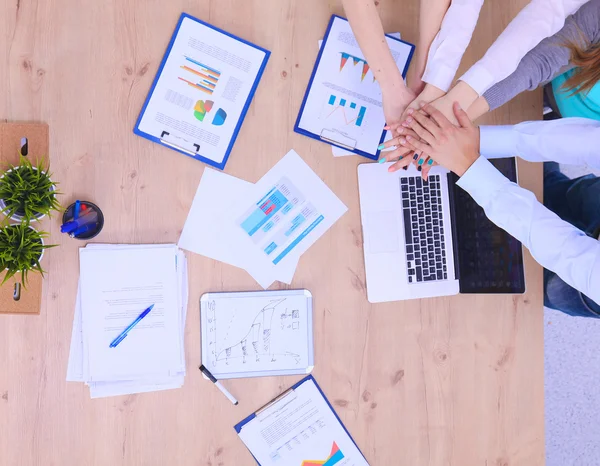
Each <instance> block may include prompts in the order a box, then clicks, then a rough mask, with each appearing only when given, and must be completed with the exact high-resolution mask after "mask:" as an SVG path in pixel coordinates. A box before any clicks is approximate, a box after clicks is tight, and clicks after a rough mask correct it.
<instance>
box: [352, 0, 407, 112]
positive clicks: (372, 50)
mask: <svg viewBox="0 0 600 466" xmlns="http://www.w3.org/2000/svg"><path fill="white" fill-rule="evenodd" d="M343 4H344V10H345V11H346V15H347V16H348V21H349V22H350V26H351V27H352V32H353V33H354V36H355V37H356V40H357V41H358V44H359V46H360V49H361V51H362V53H363V54H364V55H365V58H366V59H367V61H368V62H369V66H370V68H371V70H372V71H373V75H374V76H375V78H376V79H377V82H378V83H379V86H380V87H381V93H382V96H383V111H384V114H385V118H386V122H387V123H388V124H391V123H394V122H396V121H398V120H399V119H400V117H401V116H402V113H403V112H404V110H405V109H406V106H407V105H408V104H409V103H410V102H411V101H412V100H413V99H414V93H413V92H412V91H410V90H409V89H408V88H407V87H406V85H405V84H404V80H403V79H402V74H401V73H400V70H398V65H397V64H396V62H395V61H394V57H392V53H391V52H390V48H389V46H388V43H387V41H386V38H385V33H384V32H383V26H382V25H381V21H380V19H379V14H378V13H377V8H375V3H374V0H343Z"/></svg>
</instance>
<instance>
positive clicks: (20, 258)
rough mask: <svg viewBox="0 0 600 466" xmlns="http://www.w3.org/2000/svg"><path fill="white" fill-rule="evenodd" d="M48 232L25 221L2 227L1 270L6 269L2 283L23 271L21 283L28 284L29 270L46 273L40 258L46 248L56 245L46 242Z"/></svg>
mask: <svg viewBox="0 0 600 466" xmlns="http://www.w3.org/2000/svg"><path fill="white" fill-rule="evenodd" d="M46 237H48V233H45V232H40V231H37V230H35V229H33V228H31V227H30V226H28V225H27V224H26V223H25V222H21V223H18V224H15V225H7V226H5V227H4V228H2V229H0V270H4V271H5V274H4V279H3V280H2V284H4V283H6V281H7V280H9V279H10V278H11V277H13V276H15V275H16V274H17V273H19V272H20V273H21V284H22V285H23V287H26V286H27V276H28V274H29V272H39V273H40V274H42V276H43V275H44V270H43V269H42V266H41V265H40V259H41V257H42V253H43V252H44V250H45V249H48V248H52V247H54V246H56V245H47V244H44V241H43V239H44V238H46Z"/></svg>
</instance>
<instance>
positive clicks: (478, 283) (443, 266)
mask: <svg viewBox="0 0 600 466" xmlns="http://www.w3.org/2000/svg"><path fill="white" fill-rule="evenodd" d="M491 162H492V164H494V166H495V167H496V168H498V170H500V171H501V172H502V173H503V174H504V175H505V176H506V177H507V178H508V179H510V180H511V181H514V182H516V181H517V165H516V160H515V159H514V158H506V159H494V160H491ZM389 166H390V163H385V164H382V165H380V164H374V163H367V164H361V165H359V166H358V186H359V192H360V211H361V219H362V228H363V242H364V253H365V270H366V282H367V298H368V300H369V302H371V303H379V302H386V301H399V300H406V299H421V298H432V297H439V296H450V295H455V294H458V293H481V294H495V293H501V294H520V293H524V292H525V273H524V269H523V248H522V246H521V243H520V242H519V241H517V240H516V239H515V238H513V237H512V236H511V235H509V234H508V233H506V232H505V231H504V230H502V229H501V228H499V227H497V226H496V225H495V224H493V223H492V222H491V221H490V220H489V219H488V218H487V217H486V215H485V212H484V211H483V209H482V208H481V207H480V206H479V205H478V204H477V203H476V202H475V201H474V200H473V199H472V198H471V196H470V195H469V194H468V193H467V192H466V191H464V190H463V189H462V188H460V187H459V186H457V185H456V182H457V180H458V177H457V176H456V175H454V174H453V173H451V172H449V171H448V170H446V169H444V168H442V167H439V166H436V167H433V168H432V169H431V171H430V172H429V180H428V181H427V182H425V181H423V180H422V179H421V173H420V172H419V171H417V169H416V168H415V167H414V166H413V165H411V166H410V167H409V168H408V170H399V171H397V172H394V173H389V172H388V167H389Z"/></svg>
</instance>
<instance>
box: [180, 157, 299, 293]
mask: <svg viewBox="0 0 600 466" xmlns="http://www.w3.org/2000/svg"><path fill="white" fill-rule="evenodd" d="M251 187H252V183H249V182H247V181H244V180H241V179H239V178H235V177H233V176H231V175H227V174H226V173H223V172H220V171H216V170H211V169H210V168H206V169H205V170H204V173H203V175H202V179H201V180H200V184H199V185H198V190H197V191H196V195H195V196H194V201H193V202H192V207H191V208H190V212H189V213H188V216H187V220H186V221H185V225H184V227H183V231H182V232H181V237H180V238H179V244H178V246H179V247H180V248H182V249H185V250H188V251H191V252H195V253H196V254H200V255H203V256H206V257H209V258H211V259H213V260H217V261H220V262H225V263H226V264H230V265H233V266H235V267H240V268H243V267H244V261H243V258H242V256H241V255H240V254H239V253H238V251H237V249H236V248H233V247H231V244H229V243H228V242H227V241H226V239H225V238H224V237H223V236H222V235H221V228H220V226H219V221H220V219H221V212H222V211H224V210H226V209H228V208H229V206H231V205H232V204H235V202H236V201H238V200H239V199H243V198H244V197H245V196H246V194H245V193H246V192H247V191H248V190H249V189H250V188H251ZM297 265H298V262H297V261H296V262H295V263H293V262H291V263H289V265H286V266H285V267H282V268H281V269H280V271H278V275H277V277H276V279H277V280H278V281H281V282H283V283H287V284H290V283H291V282H292V279H293V277H294V273H295V271H296V267H297ZM249 272H250V271H249ZM253 278H254V279H255V280H256V281H258V282H259V283H260V285H261V286H262V287H263V288H268V287H269V286H270V285H271V284H272V283H273V280H272V279H271V280H270V281H269V279H267V280H266V281H262V280H261V278H262V277H260V276H258V277H253Z"/></svg>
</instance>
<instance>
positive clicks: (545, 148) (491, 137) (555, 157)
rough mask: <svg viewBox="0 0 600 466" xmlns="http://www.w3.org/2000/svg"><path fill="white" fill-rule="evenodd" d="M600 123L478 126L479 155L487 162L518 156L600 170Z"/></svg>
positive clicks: (573, 121) (566, 121)
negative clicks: (599, 149)
mask: <svg viewBox="0 0 600 466" xmlns="http://www.w3.org/2000/svg"><path fill="white" fill-rule="evenodd" d="M599 146H600V121H597V120H590V119H587V118H562V119H560V120H552V121H529V122H525V123H520V124H518V125H515V126H481V127H480V146H479V149H480V153H481V155H482V156H484V157H487V158H498V157H513V156H518V157H521V158H522V159H524V160H528V161H530V162H550V161H553V162H558V163H563V164H568V165H580V166H581V165H587V166H589V167H592V168H597V169H600V154H599V153H598V147H599Z"/></svg>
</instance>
